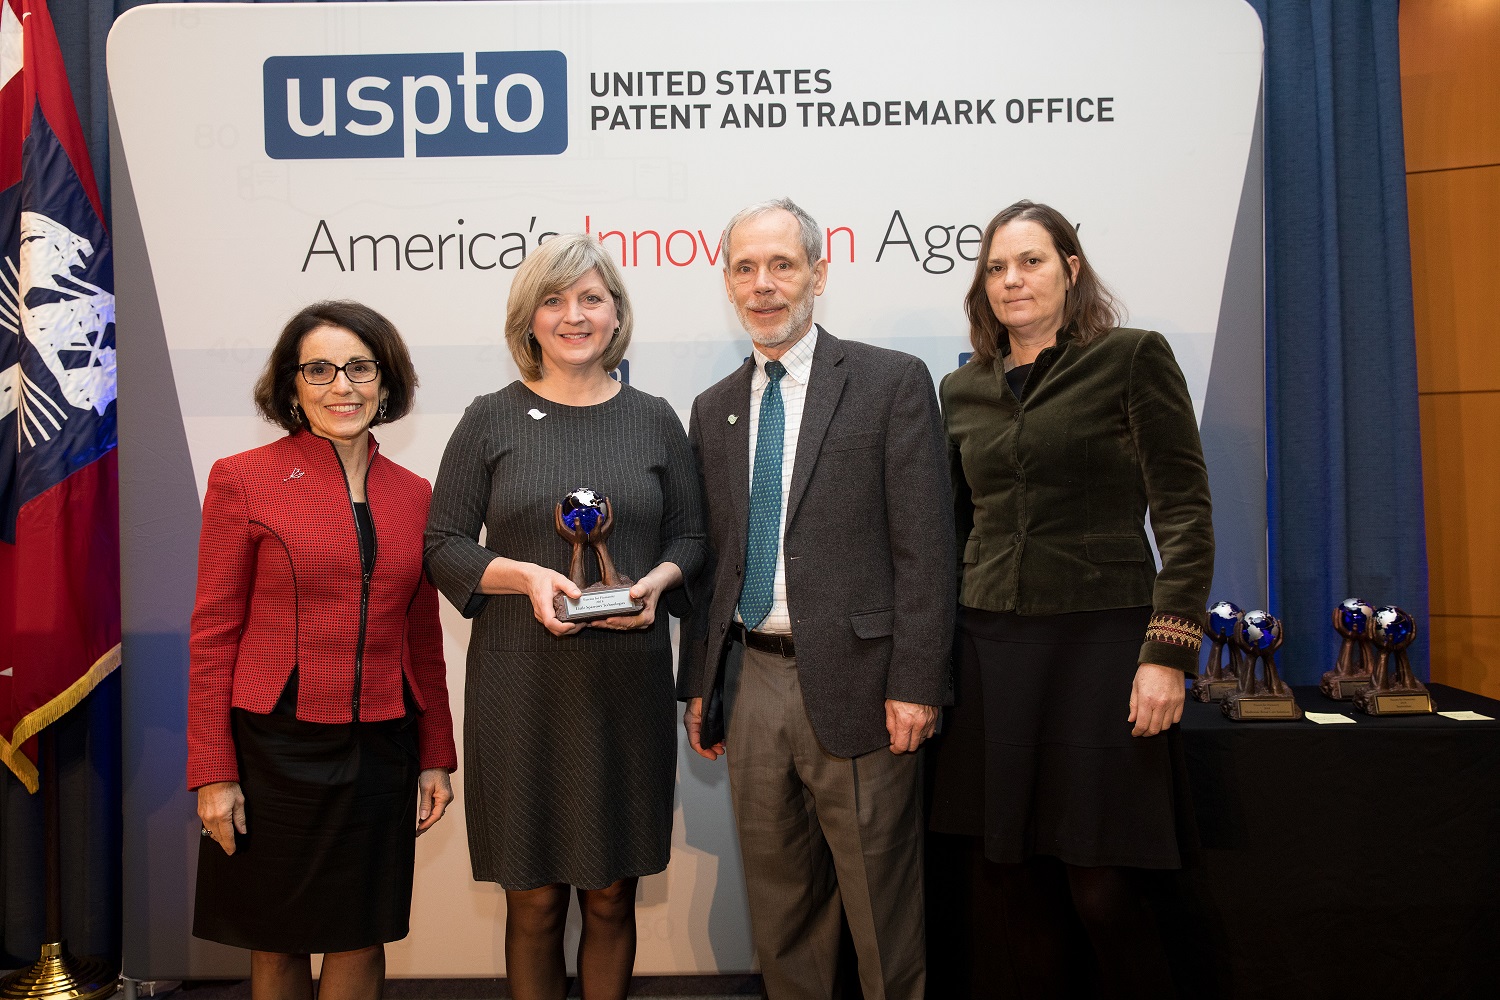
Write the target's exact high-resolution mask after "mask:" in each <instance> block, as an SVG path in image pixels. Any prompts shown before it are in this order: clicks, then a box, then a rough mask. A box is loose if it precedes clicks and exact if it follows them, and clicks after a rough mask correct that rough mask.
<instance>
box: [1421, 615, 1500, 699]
mask: <svg viewBox="0 0 1500 1000" xmlns="http://www.w3.org/2000/svg"><path fill="white" fill-rule="evenodd" d="M1428 638H1429V639H1430V641H1431V643H1432V679H1433V680H1435V681H1437V682H1438V683H1439V684H1451V685H1452V686H1453V687H1456V688H1462V689H1463V690H1465V691H1477V692H1479V693H1480V694H1482V695H1488V696H1489V697H1491V698H1500V618H1479V617H1474V616H1464V617H1445V616H1439V615H1433V616H1432V624H1431V626H1430V633H1429V636H1428ZM1438 708H1439V709H1441V708H1443V706H1442V705H1441V704H1439V705H1438Z"/></svg>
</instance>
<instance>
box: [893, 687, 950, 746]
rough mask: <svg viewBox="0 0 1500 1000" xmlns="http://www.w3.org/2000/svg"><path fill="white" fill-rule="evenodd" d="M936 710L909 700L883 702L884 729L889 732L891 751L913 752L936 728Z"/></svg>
mask: <svg viewBox="0 0 1500 1000" xmlns="http://www.w3.org/2000/svg"><path fill="white" fill-rule="evenodd" d="M937 718H938V710H937V708H935V707H934V706H932V705H916V704H913V703H912V702H909V701H892V700H890V699H889V698H888V699H886V703H885V731H886V732H888V733H890V734H891V753H913V752H915V751H916V749H917V747H919V746H921V745H922V741H923V740H925V739H927V738H928V737H929V736H931V735H932V734H933V731H934V730H936V729H937Z"/></svg>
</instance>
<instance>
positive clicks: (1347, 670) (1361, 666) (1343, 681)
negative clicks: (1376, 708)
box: [1318, 597, 1375, 701]
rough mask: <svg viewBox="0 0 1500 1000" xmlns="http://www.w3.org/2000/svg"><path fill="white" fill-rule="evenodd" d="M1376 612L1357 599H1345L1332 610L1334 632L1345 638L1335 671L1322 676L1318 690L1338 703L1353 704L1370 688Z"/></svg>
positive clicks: (1334, 667) (1335, 663)
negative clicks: (1357, 696)
mask: <svg viewBox="0 0 1500 1000" xmlns="http://www.w3.org/2000/svg"><path fill="white" fill-rule="evenodd" d="M1374 619H1375V609H1374V608H1372V607H1370V606H1369V605H1368V604H1366V603H1365V602H1364V601H1361V600H1360V599H1359V598H1357V597H1349V598H1345V599H1344V600H1343V601H1340V602H1339V606H1338V607H1336V608H1334V609H1333V629H1334V631H1335V632H1337V633H1338V634H1339V635H1341V636H1343V637H1344V644H1343V646H1341V647H1340V648H1339V656H1338V659H1337V660H1335V661H1334V664H1333V669H1332V670H1330V671H1328V673H1326V674H1324V675H1323V680H1322V682H1321V683H1320V684H1319V685H1318V687H1319V689H1320V690H1321V691H1322V692H1323V694H1325V695H1326V696H1328V697H1329V698H1332V699H1334V700H1335V701H1353V700H1354V696H1355V695H1357V694H1359V693H1360V692H1361V691H1363V690H1364V689H1365V688H1367V687H1369V686H1370V665H1371V663H1372V662H1374V657H1373V656H1372V655H1371V653H1370V630H1371V629H1372V628H1374V627H1375V620H1374Z"/></svg>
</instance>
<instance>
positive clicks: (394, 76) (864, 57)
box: [109, 0, 1265, 979]
mask: <svg viewBox="0 0 1500 1000" xmlns="http://www.w3.org/2000/svg"><path fill="white" fill-rule="evenodd" d="M109 80H110V89H111V97H112V109H113V112H114V126H115V128H114V132H113V135H112V138H113V142H112V155H113V164H114V171H113V176H114V200H115V227H116V246H117V251H116V252H117V257H118V261H119V264H118V267H119V275H118V279H117V280H118V296H119V317H120V319H119V329H120V338H119V342H120V372H121V375H120V395H121V406H120V412H121V467H122V508H123V512H124V519H125V525H126V530H125V556H124V558H125V567H126V568H125V581H124V585H125V588H126V608H125V631H126V640H125V662H126V666H127V670H126V674H125V677H126V684H127V693H126V702H127V704H126V715H127V718H126V726H127V739H126V795H127V805H128V809H127V812H128V814H129V815H128V818H127V824H126V849H127V885H126V899H127V902H126V906H127V911H128V912H127V914H126V920H125V925H126V928H127V930H126V941H125V971H126V974H127V975H128V976H131V977H133V978H141V979H146V978H184V977H188V976H210V975H215V974H230V973H232V972H235V971H239V970H240V969H242V967H243V965H242V963H243V957H242V956H240V955H238V954H236V953H232V952H229V951H228V950H226V949H220V948H218V947H216V946H210V945H207V944H204V943H202V942H197V941H193V940H192V939H190V937H189V935H188V928H189V926H190V913H189V911H190V908H191V898H192V892H191V888H192V880H193V870H194V865H195V858H196V850H197V848H196V842H197V840H198V837H197V821H196V819H195V818H194V815H193V805H192V798H191V797H190V796H188V795H187V793H186V792H185V791H183V790H182V783H183V779H182V774H183V770H182V757H183V753H184V748H183V746H182V729H183V719H182V713H183V711H184V708H183V705H184V704H185V693H184V691H185V685H186V654H185V641H184V637H185V635H186V630H187V616H188V612H189V611H190V609H191V599H192V588H193V583H194V581H193V572H194V562H193V559H194V552H195V550H196V544H197V530H198V529H197V519H198V512H199V507H198V504H199V501H200V498H201V491H202V489H203V486H204V483H205V481H206V479H207V476H208V470H209V467H210V465H211V464H212V463H213V461H214V459H216V458H218V457H220V456H222V455H227V454H231V453H233V452H237V451H241V450H243V449H246V448H250V447H254V446H256V445H259V444H263V443H265V442H267V441H269V440H271V439H273V438H274V437H275V436H276V434H277V433H279V432H277V431H276V430H275V429H273V428H271V427H269V426H268V425H266V424H264V423H262V422H260V421H258V420H257V419H256V418H255V416H254V415H253V412H252V408H251V403H250V387H251V384H252V382H253V381H254V378H255V376H256V374H257V373H258V371H259V369H260V367H261V365H262V364H263V362H264V360H265V357H266V352H267V350H268V349H269V347H270V345H271V343H272V342H273V340H274V339H275V336H276V334H277V332H278V331H279V329H280V327H281V325H282V324H283V323H284V322H285V320H286V319H287V318H288V317H289V316H290V315H291V314H292V313H293V312H295V311H296V310H297V309H298V308H300V307H301V306H303V305H305V304H306V303H308V302H311V301H313V300H315V299H322V298H353V299H358V300H361V301H363V302H366V303H368V304H369V305H371V306H373V307H375V308H376V309H379V310H380V311H381V312H383V313H385V314H386V315H388V316H389V317H390V318H391V319H392V320H393V321H394V322H395V323H396V325H397V326H398V328H399V329H400V330H401V331H402V333H403V334H404V335H405V336H406V338H407V340H408V342H409V343H410V344H411V345H412V348H413V356H414V359H415V361H416V364H417V368H418V372H419V374H420V377H421V388H420V390H419V391H418V394H417V402H416V409H415V412H414V413H413V415H412V416H410V417H408V418H407V419H405V420H403V421H401V422H400V423H398V424H395V425H392V426H390V427H388V428H382V429H381V431H380V434H379V436H380V439H381V441H382V445H383V447H384V448H385V449H386V450H387V453H388V454H390V455H391V456H392V457H393V458H394V459H395V460H396V461H398V462H400V463H402V464H404V465H406V466H408V467H410V468H412V469H414V470H416V471H417V472H418V473H420V474H422V475H424V476H427V477H428V478H432V477H433V476H434V475H435V473H436V471H437V466H438V461H439V458H440V456H441V454H442V449H443V446H444V444H445V442H446V440H447V438H448V435H449V433H450V432H451V431H452V429H453V427H454V425H455V424H456V422H457V420H458V417H459V415H460V414H461V413H462V411H463V409H464V407H465V406H466V405H467V404H468V403H469V401H470V400H472V399H473V398H474V397H475V396H476V395H479V394H481V393H486V392H490V391H493V390H495V389H497V388H500V387H502V386H504V385H506V384H508V383H509V382H510V381H512V380H513V379H514V378H515V377H516V371H515V367H514V365H513V364H512V363H511V360H510V357H509V354H508V352H507V350H506V348H505V345H504V339H503V335H502V322H503V316H504V307H505V300H506V295H507V292H508V290H509V287H510V280H511V276H512V274H513V273H514V271H515V269H516V267H518V266H519V265H520V263H521V262H522V261H523V260H524V259H525V257H526V255H527V253H529V252H530V251H532V250H534V249H535V248H536V247H537V245H538V244H539V243H541V242H542V241H543V240H545V239H547V238H548V237H549V236H550V235H551V234H555V233H563V232H586V233H590V234H592V235H594V236H595V237H596V238H598V239H599V240H600V241H601V243H602V244H603V245H604V246H605V247H606V248H607V249H608V251H609V252H610V253H611V254H613V255H614V256H615V258H616V259H617V260H618V261H619V262H620V263H621V264H622V265H623V267H624V273H625V280H626V283H627V287H628V289H629V291H630V294H631V297H632V300H633V302H634V305H635V307H636V310H637V317H638V319H637V324H636V333H635V340H634V343H633V345H632V347H631V350H630V354H629V356H628V358H627V363H626V365H624V366H622V376H623V377H625V378H627V379H628V380H629V381H630V382H631V383H632V384H634V385H635V386H636V387H638V388H640V389H643V390H644V391H646V392H649V393H653V394H656V395H661V396H665V397H666V398H667V399H669V400H670V401H671V402H672V403H673V404H674V405H675V406H676V408H677V409H678V411H679V412H680V413H682V414H683V415H684V416H685V415H686V413H687V410H688V407H689V406H690V404H691V402H692V399H693V397H694V395H696V394H697V393H698V392H699V391H701V390H702V389H704V388H705V387H707V386H708V385H710V384H712V383H713V382H714V381H716V380H718V379H719V378H721V377H723V376H724V375H725V374H727V373H728V372H730V371H731V370H733V368H734V367H735V366H736V365H738V364H739V363H740V362H741V360H742V359H743V358H744V357H745V355H746V354H747V353H748V342H747V340H746V338H745V337H744V335H743V334H742V333H741V332H740V330H739V327H738V324H737V323H736V321H735V317H734V313H733V310H732V308H731V307H730V305H729V303H728V301H727V300H726V297H725V293H724V286H723V282H722V278H721V270H720V269H721V266H722V261H721V260H720V256H719V245H718V240H719V234H720V231H721V230H722V227H723V225H724V222H725V221H726V220H727V219H728V218H729V216H730V215H731V214H732V213H733V212H734V211H736V210H737V209H739V208H740V207H742V206H744V205H746V204H748V203H750V202H753V201H759V200H762V199H766V198H770V197H776V196H781V195H786V196H790V197H791V198H793V199H794V200H796V201H797V202H799V203H800V204H801V205H802V206H804V207H805V208H806V209H807V210H808V211H809V212H811V213H812V215H813V216H814V217H815V218H816V219H817V220H818V222H819V223H820V225H821V226H822V227H823V229H824V235H825V250H826V253H827V256H828V259H829V261H830V267H829V278H828V287H827V292H826V293H825V295H824V296H823V298H822V299H820V300H819V304H818V311H817V314H816V315H817V318H818V320H819V321H820V322H821V323H823V325H824V326H826V327H827V328H828V329H829V330H830V331H832V332H833V333H835V334H836V335H838V336H840V337H848V338H855V339H860V340H865V341H869V342H872V343H876V344H881V345H884V346H887V347H892V348H896V349H899V350H904V351H908V352H910V353H913V354H916V355H918V356H919V357H921V358H922V359H923V360H924V361H925V362H926V363H927V364H928V366H929V367H930V369H931V370H932V373H933V376H934V378H935V379H936V378H939V377H941V376H942V375H943V374H944V373H946V372H947V371H950V370H951V369H953V368H954V367H956V366H957V365H958V364H959V363H960V361H961V358H962V357H963V356H964V354H965V352H966V351H967V350H968V346H967V325H966V322H965V320H964V317H963V312H962V307H961V302H962V298H963V294H964V291H965V289H966V288H967V285H968V283H969V281H970V279H971V277H972V275H973V268H974V262H975V260H976V258H977V256H978V255H979V253H980V251H981V247H980V239H979V237H980V231H981V229H982V227H983V225H984V224H985V222H986V221H987V220H988V219H989V218H990V217H991V216H992V215H993V214H994V213H995V212H996V211H998V210H999V209H1000V208H1002V207H1004V206H1005V205H1007V204H1009V203H1010V202H1012V201H1015V200H1016V199H1018V198H1031V199H1034V200H1038V201H1045V202H1049V203H1051V204H1053V205H1055V206H1056V207H1058V208H1059V209H1061V210H1062V211H1063V212H1064V213H1065V214H1066V215H1067V216H1068V217H1069V218H1070V219H1071V220H1073V221H1074V222H1075V224H1076V225H1077V226H1078V227H1079V231H1080V235H1081V237H1082V240H1083V243H1084V246H1085V247H1087V249H1088V252H1089V254H1090V256H1091V258H1092V260H1093V262H1094V264H1095V267H1096V268H1097V269H1098V271H1099V273H1100V274H1101V275H1102V276H1103V278H1104V279H1105V281H1106V282H1107V283H1108V284H1109V285H1110V286H1111V287H1112V288H1113V289H1114V290H1115V291H1116V292H1118V293H1119V295H1120V298H1121V299H1122V300H1123V301H1124V302H1125V303H1126V304H1127V306H1128V308H1129V312H1130V322H1131V324H1132V325H1135V326H1143V327H1148V328H1152V329H1156V330H1160V331H1162V332H1163V333H1165V334H1166V335H1167V337H1168V338H1169V339H1170V341H1171V343H1172V346H1173V349H1174V350H1175V351H1176V353H1177V357H1178V360H1179V361H1180V362H1181V364H1182V367H1183V370H1184V372H1185V373H1186V375H1187V379H1188V383H1189V386H1190V388H1191V391H1192V395H1193V398H1194V401H1195V403H1196V405H1197V406H1198V411H1199V414H1200V416H1201V417H1202V419H1203V427H1204V435H1205V442H1206V444H1207V447H1208V451H1209V461H1210V466H1211V471H1212V474H1213V476H1214V488H1215V496H1216V500H1219V501H1220V502H1219V503H1218V504H1216V507H1217V508H1218V509H1219V511H1220V516H1219V520H1218V521H1217V522H1216V525H1215V527H1216V534H1217V535H1218V537H1219V539H1220V546H1221V562H1223V563H1224V564H1225V565H1226V566H1228V567H1232V568H1233V571H1234V572H1237V573H1239V574H1240V576H1239V577H1237V578H1235V581H1231V582H1232V583H1233V585H1234V586H1236V587H1239V588H1240V589H1238V590H1236V591H1234V592H1235V593H1238V594H1240V595H1241V597H1243V599H1244V600H1249V601H1251V602H1252V603H1253V602H1254V600H1256V599H1257V595H1256V594H1255V593H1248V592H1247V591H1253V590H1254V589H1255V588H1256V587H1260V588H1262V590H1263V586H1264V584H1263V579H1264V554H1263V553H1264V527H1265V521H1264V498H1263V494H1262V493H1261V489H1262V475H1263V461H1264V458H1263V446H1264V430H1263V423H1262V418H1263V410H1262V408H1261V407H1262V403H1261V400H1262V385H1261V384H1262V367H1261V342H1260V328H1261V320H1262V313H1261V302H1260V287H1261V284H1260V283H1261V231H1260V219H1261V194H1260V166H1259V155H1260V154H1259V138H1258V137H1259V124H1258V97H1259V92H1260V86H1261V27H1260V23H1259V21H1258V19H1257V17H1256V15H1255V13H1254V12H1253V11H1252V10H1251V8H1250V7H1248V6H1247V5H1246V4H1244V3H1243V2H1242V0H1156V2H1152V3H1136V4H1128V5H1124V4H1117V3H1112V2H1109V0H1073V2H1065V3H1051V4H1041V3H1035V2H1012V0H990V2H974V3H960V2H952V0H924V2H910V3H908V2H870V0H848V2H808V3H791V2H774V0H725V2H702V3H692V4H687V3H668V2H658V3H645V2H624V3H607V2H598V3H585V2H555V3H493V4H490V3H453V4H442V3H439V4H399V3H391V4H299V5H253V4H220V5H193V4H163V5H159V6H145V7H138V8H136V9H134V10H131V11H129V12H128V13H127V14H125V15H124V16H123V17H122V18H121V19H120V20H119V21H118V23H117V24H116V26H115V28H114V31H113V32H112V34H111V36H110V41H109ZM538 530H550V527H549V526H546V525H542V526H539V528H538ZM1226 551H1229V552H1231V553H1238V555H1235V556H1234V557H1232V558H1229V559H1225V558H1224V556H1223V555H1222V553H1224V552H1226ZM1225 572H1229V570H1226V571H1225ZM1224 579H1227V578H1225V577H1223V573H1221V581H1216V588H1221V583H1222V581H1223V580H1224ZM1222 585H1223V586H1229V585H1230V584H1228V583H1224V584H1222ZM1226 596H1228V595H1227V593H1226ZM1241 603H1243V601H1241ZM444 626H445V629H446V634H447V654H448V662H449V665H450V688H451V691H452V697H453V703H454V709H455V714H456V715H458V716H459V717H460V718H461V717H462V706H463V696H464V683H463V681H464V677H463V663H464V649H465V645H466V642H467V639H468V628H467V625H466V624H465V623H464V622H463V621H462V620H461V619H460V618H459V616H458V615H457V614H456V613H454V612H453V610H452V609H451V608H448V607H446V605H445V607H444ZM132 651H134V660H132ZM559 731H560V732H565V731H566V727H565V726H563V727H561V728H560V730H559ZM679 768H680V772H679V779H678V803H679V807H680V808H679V812H678V815H677V822H676V827H675V831H674V851H673V857H672V863H671V866H670V868H669V869H668V870H667V872H665V873H664V874H662V875H659V876H653V877H651V878H647V879H644V880H643V881H642V887H641V892H640V899H639V907H638V914H639V918H638V919H639V926H640V932H641V933H640V951H639V961H638V964H637V969H638V971H639V972H641V973H643V974H661V973H672V972H712V971H723V972H734V971H743V970H747V969H749V968H751V967H752V965H753V958H752V953H751V948H750V942H749V932H748V920H747V917H746V913H745V906H744V886H743V880H742V876H741V872H740V865H739V859H738V853H737V846H736V844H735V841H734V835H733V823H732V819H731V817H730V813H729V804H728V798H727V789H726V779H725V775H724V770H723V767H722V765H720V766H715V765H712V764H709V763H708V762H706V761H703V760H700V759H698V758H696V757H694V756H692V755H690V754H686V752H685V751H684V752H683V753H680V754H679ZM463 776H464V775H463V772H462V771H460V772H459V773H458V775H457V776H456V778H457V781H456V782H455V784H456V786H457V789H458V796H459V797H458V809H457V810H456V811H455V812H454V813H452V814H450V818H449V819H447V820H445V821H444V822H443V823H441V824H439V826H438V827H437V828H436V829H435V830H434V831H433V833H431V834H430V835H428V836H426V837H423V838H422V840H421V842H420V844H419V849H418V861H417V867H418V871H417V887H416V898H415V901H414V905H413V913H412V933H411V936H410V937H408V938H407V939H406V940H405V941H403V942H400V943H399V944H396V945H393V946H392V947H391V948H390V970H391V973H392V974H393V975H406V976H411V975H421V976H443V975H452V976H489V975H495V974H500V973H502V972H503V968H504V961H503V954H502V942H503V921H504V904H503V894H502V893H501V892H500V891H499V890H498V888H497V887H495V886H493V885H490V884H487V883H475V882H474V881H473V880H472V879H471V877H470V874H469V867H468V852H467V845H466V840H465V829H464V814H463V808H462V807H463V803H464V794H463V787H462V785H463ZM372 877H378V873H372Z"/></svg>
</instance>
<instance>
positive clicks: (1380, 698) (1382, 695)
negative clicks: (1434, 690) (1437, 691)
mask: <svg viewBox="0 0 1500 1000" xmlns="http://www.w3.org/2000/svg"><path fill="white" fill-rule="evenodd" d="M1354 707H1355V708H1357V709H1359V710H1360V711H1361V712H1363V713H1365V714H1366V715H1431V714H1432V712H1433V707H1432V695H1430V694H1428V693H1427V692H1426V691H1410V690H1408V691H1391V690H1386V691H1380V690H1377V689H1375V688H1366V689H1365V690H1364V691H1361V692H1360V693H1359V694H1358V695H1357V696H1355V699H1354Z"/></svg>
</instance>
